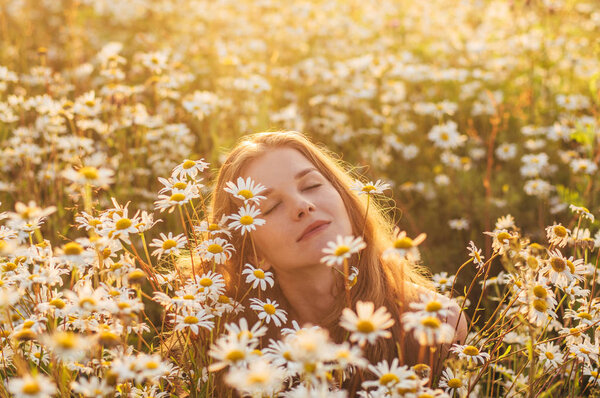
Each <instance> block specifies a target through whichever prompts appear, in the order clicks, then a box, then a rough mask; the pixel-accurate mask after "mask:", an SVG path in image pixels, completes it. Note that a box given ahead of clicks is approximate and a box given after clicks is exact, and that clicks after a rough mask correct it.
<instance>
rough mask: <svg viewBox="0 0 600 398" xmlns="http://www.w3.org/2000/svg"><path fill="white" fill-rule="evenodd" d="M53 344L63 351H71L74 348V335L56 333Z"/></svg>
mask: <svg viewBox="0 0 600 398" xmlns="http://www.w3.org/2000/svg"><path fill="white" fill-rule="evenodd" d="M53 340H54V342H55V343H56V345H57V346H58V347H60V348H61V349H63V350H72V349H73V348H75V346H76V344H75V335H74V334H73V333H67V332H64V333H57V334H55V335H54V339H53Z"/></svg>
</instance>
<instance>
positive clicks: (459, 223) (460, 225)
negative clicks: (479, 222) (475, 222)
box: [448, 218, 469, 231]
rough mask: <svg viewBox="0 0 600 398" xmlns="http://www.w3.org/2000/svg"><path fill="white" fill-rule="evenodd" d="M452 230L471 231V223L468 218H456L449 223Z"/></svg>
mask: <svg viewBox="0 0 600 398" xmlns="http://www.w3.org/2000/svg"><path fill="white" fill-rule="evenodd" d="M448 225H449V226H450V228H452V229H455V230H457V231H462V230H466V229H469V221H468V220H467V219H466V218H456V219H452V220H450V221H448Z"/></svg>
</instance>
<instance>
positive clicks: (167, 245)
mask: <svg viewBox="0 0 600 398" xmlns="http://www.w3.org/2000/svg"><path fill="white" fill-rule="evenodd" d="M175 246H177V242H175V241H174V240H173V239H167V240H165V241H164V242H163V244H162V248H163V250H169V249H172V248H174V247H175Z"/></svg>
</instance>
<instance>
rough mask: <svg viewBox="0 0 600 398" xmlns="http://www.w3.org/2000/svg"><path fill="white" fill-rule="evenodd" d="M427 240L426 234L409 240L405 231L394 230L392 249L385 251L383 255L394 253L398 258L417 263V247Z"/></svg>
mask: <svg viewBox="0 0 600 398" xmlns="http://www.w3.org/2000/svg"><path fill="white" fill-rule="evenodd" d="M426 238H427V234H424V233H422V234H419V236H417V237H416V238H415V239H411V238H409V237H408V236H406V231H400V229H399V228H396V229H395V231H394V243H393V247H391V248H389V249H387V250H386V251H385V252H384V255H386V254H390V253H396V254H397V255H398V256H400V258H403V259H407V260H409V261H418V260H419V259H420V257H421V255H420V253H419V249H417V246H419V245H420V244H421V243H423V241H424V240H425V239H426Z"/></svg>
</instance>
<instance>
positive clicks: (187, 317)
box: [172, 309, 215, 334]
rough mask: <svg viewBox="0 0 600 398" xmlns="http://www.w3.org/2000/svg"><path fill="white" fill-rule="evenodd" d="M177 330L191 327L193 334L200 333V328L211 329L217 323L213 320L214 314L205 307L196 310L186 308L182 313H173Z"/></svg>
mask: <svg viewBox="0 0 600 398" xmlns="http://www.w3.org/2000/svg"><path fill="white" fill-rule="evenodd" d="M172 316H173V317H174V320H173V323H174V324H175V330H184V329H189V330H190V331H191V332H192V333H193V334H198V333H199V332H200V328H204V329H207V330H211V329H212V328H213V327H214V326H215V323H214V322H213V321H212V320H211V319H212V318H213V317H214V316H213V315H212V314H209V313H208V312H206V311H205V310H204V309H199V310H196V311H190V312H188V311H186V310H184V311H183V312H182V313H181V314H172Z"/></svg>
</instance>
